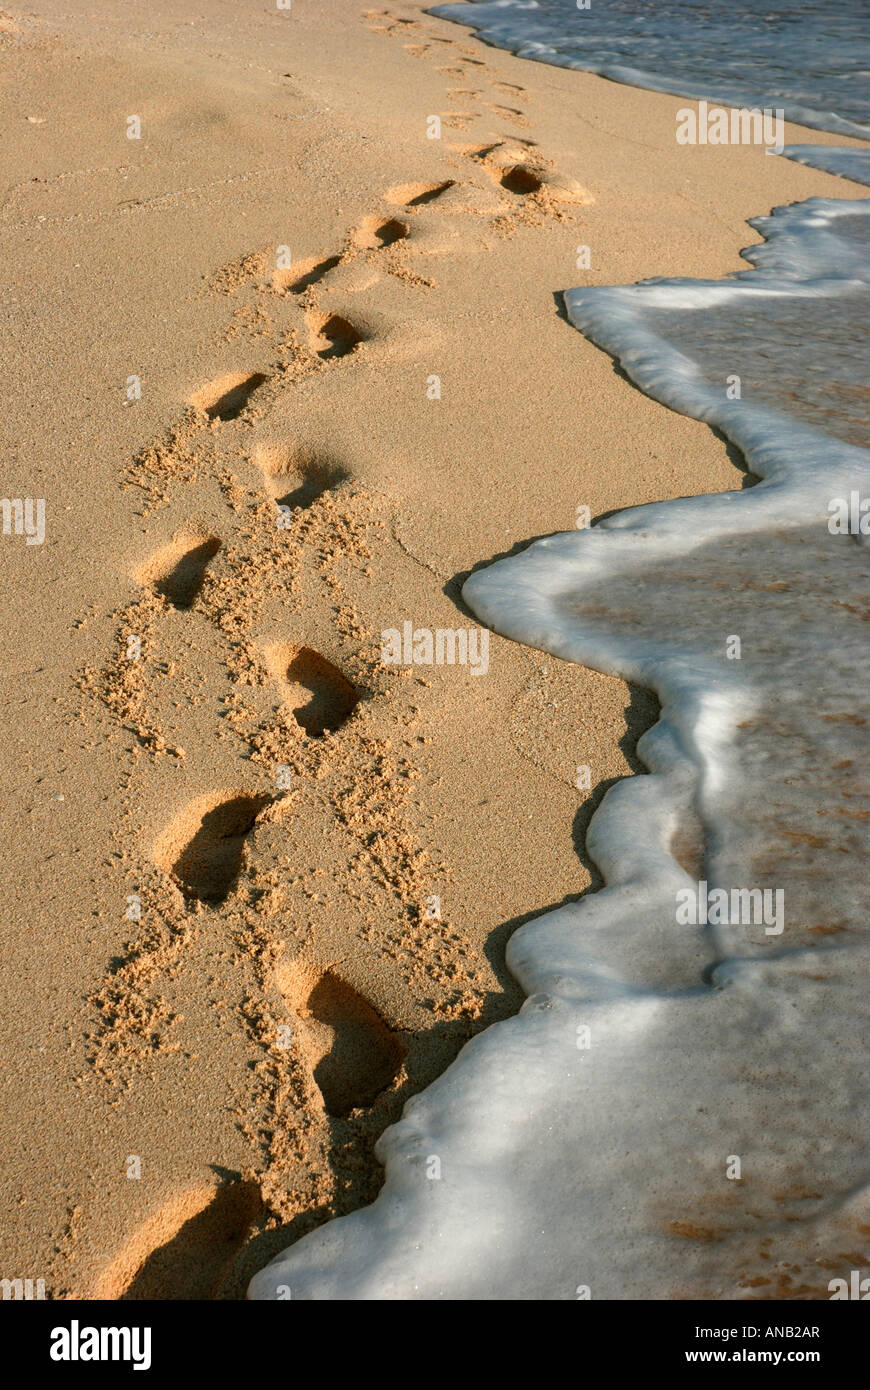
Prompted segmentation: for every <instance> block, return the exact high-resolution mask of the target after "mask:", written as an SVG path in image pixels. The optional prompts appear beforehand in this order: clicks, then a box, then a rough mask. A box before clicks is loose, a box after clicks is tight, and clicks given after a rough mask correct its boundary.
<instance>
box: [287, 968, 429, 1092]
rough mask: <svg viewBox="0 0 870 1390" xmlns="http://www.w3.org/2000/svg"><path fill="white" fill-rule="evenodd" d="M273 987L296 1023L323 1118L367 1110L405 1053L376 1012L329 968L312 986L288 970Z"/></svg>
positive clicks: (300, 975)
mask: <svg viewBox="0 0 870 1390" xmlns="http://www.w3.org/2000/svg"><path fill="white" fill-rule="evenodd" d="M279 985H280V987H281V989H282V992H283V994H284V997H285V998H286V1000H287V1002H288V1004H289V1005H290V1007H291V1009H292V1010H293V1012H294V1013H295V1014H296V1015H297V1016H298V1018H299V1021H300V1025H301V1026H300V1030H299V1032H300V1043H301V1046H302V1050H303V1052H304V1054H305V1056H306V1058H307V1059H308V1062H309V1065H310V1066H311V1070H312V1073H313V1075H314V1080H315V1081H316V1082H317V1086H318V1088H319V1090H320V1094H321V1095H322V1096H323V1104H324V1108H325V1109H326V1113H327V1115H332V1116H334V1117H336V1118H343V1117H344V1116H346V1115H349V1114H350V1112H351V1111H352V1110H360V1109H365V1108H368V1107H369V1106H371V1105H373V1104H374V1102H375V1100H376V1099H377V1097H378V1096H379V1095H380V1094H381V1092H382V1091H384V1090H386V1088H387V1087H388V1086H389V1085H390V1083H391V1082H392V1081H393V1079H394V1078H395V1076H396V1074H397V1073H398V1071H399V1068H400V1067H401V1065H402V1062H403V1061H404V1059H405V1054H406V1049H405V1047H404V1046H403V1044H402V1043H401V1042H400V1041H399V1039H398V1038H397V1037H396V1036H395V1035H394V1034H393V1033H392V1032H391V1031H390V1029H389V1028H388V1027H387V1025H386V1023H385V1022H384V1020H383V1019H382V1018H381V1016H380V1014H379V1013H378V1012H377V1010H376V1009H375V1008H373V1006H372V1005H371V1004H370V1003H369V1001H368V1000H367V999H366V998H364V996H363V995H362V994H359V993H358V992H357V990H355V989H354V988H353V986H352V985H349V984H348V983H347V981H346V980H343V979H342V978H341V976H340V975H338V974H337V973H336V971H335V969H331V970H326V971H325V972H324V973H323V974H322V975H320V976H319V978H317V979H316V980H314V981H312V978H311V976H310V975H305V974H297V973H296V972H295V971H294V970H293V968H292V967H290V968H289V969H288V970H287V971H286V972H285V973H284V977H283V978H282V979H279Z"/></svg>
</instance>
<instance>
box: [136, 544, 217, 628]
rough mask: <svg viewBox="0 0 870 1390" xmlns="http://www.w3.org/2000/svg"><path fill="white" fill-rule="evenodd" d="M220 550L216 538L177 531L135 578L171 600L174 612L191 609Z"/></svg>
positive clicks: (137, 572)
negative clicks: (175, 609) (178, 609)
mask: <svg viewBox="0 0 870 1390" xmlns="http://www.w3.org/2000/svg"><path fill="white" fill-rule="evenodd" d="M220 548H221V543H220V541H219V540H218V538H217V536H210V535H208V534H205V533H203V532H201V531H178V532H176V534H175V535H174V536H173V537H172V540H171V541H170V542H169V545H166V546H164V547H163V549H162V550H158V552H157V554H156V555H152V557H151V559H150V560H148V561H146V563H145V564H144V565H142V566H141V567H140V568H139V569H138V570H137V571H136V573H135V575H134V578H135V579H136V581H137V583H139V584H141V585H142V586H143V587H147V588H151V589H153V590H154V592H155V593H157V594H161V595H162V596H163V598H165V599H168V601H169V602H170V603H171V604H172V605H173V606H174V607H175V608H180V609H182V610H184V609H187V608H190V607H191V606H192V605H193V601H194V599H195V598H196V596H197V594H198V593H199V591H200V589H201V588H202V582H203V580H204V578H205V570H206V566H207V564H208V562H209V560H211V559H212V557H213V556H214V555H217V553H218V551H219V550H220Z"/></svg>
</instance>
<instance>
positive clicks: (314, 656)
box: [97, 11, 591, 1299]
mask: <svg viewBox="0 0 870 1390" xmlns="http://www.w3.org/2000/svg"><path fill="white" fill-rule="evenodd" d="M367 17H368V18H369V20H370V27H371V28H372V29H373V30H376V31H380V32H385V33H389V34H394V33H399V34H401V35H403V36H404V35H407V33H408V31H409V29H414V28H421V27H422V26H420V25H419V24H418V23H417V22H416V21H411V20H407V19H403V18H399V17H393V16H391V15H390V14H389V13H388V12H387V11H370V12H369V13H368V16H367ZM435 45H437V46H438V47H439V48H440V49H441V50H443V49H444V48H445V47H452V48H455V49H456V50H457V55H458V61H457V62H456V63H455V64H454V65H452V66H442V67H440V68H439V72H441V73H442V74H443V75H444V76H447V77H457V76H462V77H467V76H468V75H469V73H470V71H473V70H475V69H476V70H477V71H476V72H475V73H474V75H475V77H476V79H477V80H481V79H487V78H488V79H489V85H490V86H491V87H492V88H493V89H494V90H495V91H497V92H498V93H500V94H502V95H504V96H506V97H509V98H510V99H512V100H513V101H519V100H520V99H521V98H522V96H523V88H522V87H520V86H518V85H517V84H513V83H509V82H504V81H502V80H499V79H498V77H497V74H492V72H491V69H490V68H489V66H488V64H486V63H484V62H482V60H480V59H479V58H476V57H475V56H473V55H472V54H471V53H469V51H468V50H467V49H466V48H465V47H464V46H463V45H462V44H456V43H455V42H454V41H453V40H449V39H446V38H444V37H442V36H440V35H438V36H436V35H434V34H431V33H424V36H423V37H421V40H420V41H419V42H414V43H411V44H405V48H406V51H407V52H408V53H409V54H410V55H411V56H414V57H417V58H422V59H427V58H429V57H431V56H436V57H439V56H443V52H441V53H439V52H438V49H436V48H435V47H434V46H435ZM451 95H452V96H453V97H454V98H462V99H468V100H473V101H475V102H476V101H477V99H478V98H479V97H480V95H481V90H480V89H479V88H462V89H453V90H452V92H451ZM482 105H483V106H484V108H485V109H487V110H488V111H490V112H491V113H492V114H493V115H495V116H496V117H498V118H500V119H503V120H505V121H508V122H510V123H513V124H528V120H527V118H526V116H525V113H524V112H523V111H522V109H521V108H520V107H519V106H508V105H505V104H504V103H500V102H496V101H492V102H490V101H487V102H484V103H482ZM474 119H475V116H474V115H473V114H467V115H466V114H464V113H452V114H451V113H448V114H447V117H446V118H445V124H447V125H448V126H449V125H451V124H453V125H454V126H456V125H458V126H459V127H462V126H464V125H465V124H467V123H470V122H471V121H472V120H474ZM451 148H452V150H453V153H454V154H455V155H458V156H459V158H460V159H461V160H464V161H465V162H466V163H467V164H468V165H469V166H470V168H471V169H472V170H482V171H483V172H485V174H486V176H487V178H488V180H489V181H490V182H491V184H492V185H494V186H495V187H496V188H497V189H498V191H499V192H500V193H501V195H502V196H505V195H507V197H508V198H511V199H514V200H518V201H520V202H521V203H523V202H525V201H527V200H529V199H534V198H536V197H538V196H539V195H541V193H542V191H544V190H545V189H546V190H547V191H549V192H550V193H551V194H554V195H555V197H556V199H557V200H559V201H563V202H567V203H571V202H574V203H583V202H589V201H591V199H590V198H589V196H588V194H586V192H585V190H583V189H582V188H580V187H579V186H578V185H576V184H574V185H572V184H571V183H570V182H568V181H565V180H559V179H558V178H556V177H555V176H554V175H553V173H552V170H551V167H550V164H549V161H547V160H546V159H544V158H543V157H542V156H541V155H539V154H537V153H536V152H535V146H534V142H532V141H519V142H516V140H515V141H514V144H513V146H511V144H510V142H509V141H505V140H502V139H500V138H499V139H494V140H492V141H491V142H490V143H488V144H478V145H476V146H466V147H462V146H460V147H455V146H454V147H451ZM461 188H462V181H461V180H459V179H455V178H445V179H443V180H441V181H438V182H409V183H402V184H396V185H394V186H393V187H391V188H389V189H387V191H386V193H385V195H384V201H385V202H386V203H387V204H388V205H389V206H391V207H392V208H394V209H396V210H397V212H396V213H393V214H383V213H376V214H373V215H371V216H369V217H366V218H364V219H363V220H362V222H360V223H359V224H358V225H357V226H356V227H355V229H354V230H353V231H352V232H351V233H350V235H349V237H348V239H347V242H346V244H345V246H344V248H343V249H342V250H340V251H336V252H334V253H332V254H327V255H323V254H321V255H319V256H318V255H315V256H311V257H309V258H307V259H302V260H297V261H294V263H293V264H292V266H290V267H288V268H278V269H275V270H274V271H273V272H272V273H271V276H270V279H269V284H268V288H269V290H270V291H271V292H272V293H277V294H279V295H282V296H293V297H298V299H299V300H300V302H301V307H302V311H303V318H304V324H305V328H306V333H307V350H308V356H309V358H310V360H311V363H312V366H316V364H317V363H320V364H325V365H327V366H328V365H329V364H331V363H333V362H335V361H336V360H339V359H343V358H347V357H350V356H352V355H353V353H354V352H355V350H356V349H357V348H358V346H359V345H360V344H362V343H363V342H364V341H365V336H364V334H363V333H362V332H361V331H360V330H359V329H358V328H357V327H356V326H355V325H354V324H353V323H352V322H351V321H350V319H349V318H347V317H345V316H344V315H343V314H340V313H336V312H325V311H322V310H321V309H320V308H319V307H318V305H317V302H316V299H315V298H314V295H315V293H316V290H317V287H318V286H321V285H322V284H323V283H324V282H327V283H328V280H329V277H330V275H331V273H332V272H334V271H336V270H337V269H338V267H339V266H341V265H343V264H346V263H347V262H348V261H349V260H351V259H353V258H354V257H355V256H358V255H373V254H376V255H378V256H380V254H381V253H383V252H388V253H389V252H390V251H391V250H394V249H397V248H400V247H402V246H403V245H404V244H405V243H408V242H409V241H411V242H412V241H413V237H412V225H413V219H414V217H415V216H416V215H418V214H419V213H420V212H421V211H422V210H424V209H437V206H438V205H439V203H440V202H441V200H442V199H444V198H445V196H446V195H448V194H450V195H455V194H458V193H460V192H461ZM457 209H458V210H460V211H461V210H463V209H462V204H461V202H457V203H455V204H454V205H453V207H452V209H451V210H454V211H455V210H457ZM247 259H248V260H250V262H251V263H252V264H253V265H255V266H259V265H260V262H261V259H262V258H258V257H256V256H253V257H251V258H247ZM246 263H247V262H243V263H242V264H243V265H246ZM269 381H270V373H269V372H268V371H263V370H255V371H250V372H245V373H231V374H226V375H224V376H222V377H219V378H217V379H216V380H214V381H211V382H209V383H207V384H206V385H204V386H203V387H201V388H200V389H199V390H198V391H196V392H195V393H194V394H193V395H192V396H191V405H192V406H193V407H194V409H195V410H196V411H198V412H199V413H200V414H201V415H202V416H204V418H205V420H206V421H207V422H208V424H209V426H212V427H214V426H218V427H219V426H220V425H222V424H224V423H228V422H233V421H236V420H239V419H240V418H241V417H243V416H245V413H246V412H247V411H248V409H249V407H250V406H251V404H252V403H255V402H256V400H257V397H258V393H262V392H264V389H265V388H267V386H268V383H269ZM252 459H253V461H254V463H255V464H256V466H257V467H258V468H259V470H260V473H261V476H262V481H263V490H264V493H265V495H266V496H268V497H269V498H270V499H271V500H272V502H273V503H274V504H275V506H276V508H282V509H290V510H291V511H293V512H294V513H295V512H298V511H299V510H304V509H307V508H310V507H312V506H313V505H314V504H315V503H316V502H317V500H318V499H319V498H321V497H322V496H324V494H326V493H329V492H330V491H332V490H334V489H336V488H338V487H340V486H341V485H342V484H343V483H344V482H346V481H347V480H348V478H349V473H348V470H347V469H346V468H345V467H344V465H343V464H342V463H340V462H338V461H337V460H335V459H332V458H331V457H329V456H328V455H324V454H322V453H319V452H316V451H306V450H304V449H300V448H299V447H297V446H285V445H282V444H275V443H271V444H258V445H256V446H255V447H254V449H253V452H252ZM221 547H222V540H221V538H219V537H218V536H215V535H212V534H210V533H209V532H208V531H207V530H204V529H202V528H201V527H199V526H197V525H191V526H188V527H186V528H182V529H181V530H180V531H178V532H176V534H175V535H174V536H173V537H172V538H171V540H170V541H168V542H167V543H166V544H165V545H164V546H162V547H161V548H160V549H159V550H158V551H157V552H156V553H155V554H154V555H152V556H151V558H150V559H149V560H147V561H146V562H145V563H144V564H143V565H142V566H140V568H139V569H138V570H137V571H136V573H135V578H136V580H137V581H138V583H139V584H140V585H141V586H142V587H143V589H145V590H148V591H150V592H151V593H153V594H154V595H156V596H158V597H159V598H160V599H162V600H163V602H164V603H165V605H166V606H167V608H172V609H175V610H177V611H180V612H182V613H190V612H191V610H195V608H196V604H197V600H198V597H199V595H200V594H201V591H202V589H203V585H204V582H205V578H206V575H207V573H208V569H209V566H210V564H211V563H212V561H214V559H215V557H216V556H217V555H218V554H219V552H220V550H221ZM261 658H262V663H263V666H264V668H265V670H266V672H267V673H268V676H269V677H270V679H271V680H272V682H273V683H274V688H275V690H276V691H277V693H278V695H279V697H280V699H281V701H282V704H283V705H284V706H285V707H287V708H288V709H289V710H290V711H291V712H292V715H293V718H294V719H295V721H296V723H297V724H298V726H299V728H300V729H301V730H302V731H303V733H304V735H305V737H306V738H308V739H315V740H316V739H321V738H323V737H324V735H326V734H333V733H335V732H336V731H338V730H339V729H341V728H342V727H343V726H344V725H345V724H346V723H347V722H348V721H349V720H351V719H352V716H353V713H354V710H355V709H356V707H357V705H358V703H359V700H360V693H359V691H358V690H357V689H356V688H355V686H354V684H353V683H352V681H351V680H349V679H348V678H347V676H346V675H345V674H344V673H343V672H342V671H341V670H340V669H339V668H338V666H337V665H335V664H334V663H333V662H331V661H329V660H328V659H327V658H326V657H325V656H323V655H322V654H321V653H319V652H318V651H316V650H315V649H314V648H312V647H310V646H308V645H306V644H304V642H290V641H282V640H276V641H274V642H272V643H271V644H269V645H267V646H265V647H264V648H263V650H262V652H261ZM275 799H276V798H275V797H274V796H273V795H270V794H266V793H264V792H251V791H247V790H240V789H238V788H232V787H230V788H225V789H223V790H220V791H217V792H214V793H210V794H208V795H205V796H200V797H198V798H195V799H194V800H193V801H191V802H190V803H189V804H188V805H187V806H186V807H184V808H183V809H182V810H181V811H180V812H178V814H177V815H175V816H174V817H173V819H172V820H171V821H170V823H169V824H168V825H167V826H166V828H165V829H164V831H163V832H162V834H161V835H160V836H159V837H158V839H157V841H156V843H155V845H154V847H153V859H154V862H155V864H156V865H157V867H158V868H159V869H160V870H161V871H162V872H163V873H164V874H165V875H166V876H167V878H168V879H169V880H171V881H172V882H173V883H174V884H175V885H176V887H177V888H178V890H179V891H180V893H181V894H182V896H183V898H184V899H185V900H186V901H187V902H189V903H194V904H197V905H202V906H203V907H204V908H207V909H211V910H213V911H215V910H219V909H220V907H221V904H223V903H224V902H225V901H226V900H227V899H228V898H229V896H230V895H231V894H232V892H233V889H234V887H235V885H236V884H237V882H238V880H239V877H240V874H241V872H242V870H243V867H244V864H245V855H246V845H247V842H248V840H249V837H250V836H251V834H252V832H253V830H254V828H255V827H256V826H257V823H258V819H259V818H260V817H261V815H262V814H263V812H264V811H266V809H267V808H268V807H269V806H271V805H272V804H273V802H274V801H275ZM276 984H277V986H278V988H279V990H280V993H281V995H282V997H283V998H284V1000H285V1002H286V1005H287V1007H288V1008H289V1009H290V1011H291V1014H292V1015H293V1017H294V1018H295V1019H296V1023H297V1028H296V1030H295V1033H296V1041H297V1045H298V1046H299V1048H300V1049H301V1052H302V1054H303V1056H304V1060H305V1066H306V1067H307V1070H308V1073H309V1075H310V1076H311V1078H312V1079H313V1082H314V1084H315V1086H316V1088H317V1092H318V1093H319V1095H320V1098H321V1102H322V1105H323V1109H324V1112H325V1114H326V1115H327V1116H328V1117H330V1118H331V1119H337V1120H342V1119H345V1118H346V1117H348V1116H349V1115H351V1114H352V1113H354V1112H359V1111H361V1110H366V1109H367V1108H370V1107H371V1106H373V1105H374V1104H375V1102H376V1101H377V1099H378V1097H379V1096H381V1095H383V1094H384V1093H385V1092H387V1091H389V1089H390V1088H391V1086H393V1085H394V1083H395V1081H396V1078H397V1077H398V1076H399V1075H400V1074H401V1070H402V1066H403V1062H404V1059H405V1055H406V1048H405V1045H404V1043H403V1041H402V1039H401V1038H400V1037H399V1036H397V1034H396V1033H395V1032H393V1031H392V1030H391V1029H390V1028H389V1027H388V1025H387V1023H386V1022H385V1021H384V1019H383V1018H382V1017H381V1015H380V1014H379V1013H378V1011H377V1009H376V1008H375V1007H374V1006H373V1004H372V1003H371V1002H370V1001H369V1000H367V999H366V998H365V997H364V996H363V994H361V993H360V992H359V991H358V990H357V989H355V988H354V987H353V986H352V985H351V984H350V983H349V982H348V980H347V979H345V978H344V977H343V975H342V973H341V969H340V967H339V966H332V967H329V968H326V969H322V970H320V971H318V970H313V971H312V969H311V968H309V967H303V966H300V965H299V962H298V961H296V962H293V963H292V964H290V965H288V966H287V967H286V968H283V969H281V970H279V973H278V977H277V979H276ZM263 1214H264V1213H263V1203H262V1200H261V1196H260V1190H259V1187H258V1185H257V1183H255V1182H243V1181H241V1179H240V1177H239V1175H236V1180H234V1181H230V1182H229V1183H228V1184H226V1185H222V1186H220V1187H218V1188H214V1187H208V1188H205V1189H197V1190H196V1191H192V1192H187V1193H183V1194H181V1195H180V1196H179V1197H178V1198H177V1199H176V1200H175V1201H173V1202H172V1203H170V1205H169V1206H168V1207H167V1208H166V1209H164V1210H163V1211H161V1212H159V1213H158V1215H157V1216H156V1217H155V1218H154V1219H153V1220H151V1221H149V1222H148V1223H147V1224H146V1226H145V1227H143V1228H142V1229H141V1230H140V1231H139V1232H137V1233H136V1235H135V1237H134V1239H133V1240H132V1241H131V1242H130V1244H129V1245H128V1247H127V1248H126V1249H125V1250H124V1251H123V1252H122V1253H121V1255H120V1256H119V1257H118V1258H117V1259H116V1260H115V1261H114V1262H113V1264H112V1265H111V1266H110V1268H109V1269H108V1270H107V1272H106V1273H105V1275H104V1276H103V1279H102V1280H101V1283H100V1286H99V1289H98V1291H97V1296H98V1297H102V1298H124V1299H141V1298H151V1297H156V1296H159V1297H167V1296H169V1297H188V1298H189V1297H205V1298H214V1297H220V1296H241V1294H242V1289H241V1288H239V1287H235V1288H233V1287H232V1281H231V1278H230V1275H231V1270H232V1268H233V1265H234V1263H235V1261H236V1258H237V1256H238V1255H239V1252H240V1251H241V1250H242V1249H243V1248H244V1246H245V1244H246V1242H247V1241H248V1240H249V1239H250V1237H251V1234H252V1232H253V1231H254V1230H255V1228H256V1227H257V1224H258V1222H260V1220H261V1219H262V1216H263ZM228 1280H230V1283H229V1284H228ZM228 1288H230V1293H229V1294H228V1293H227V1289H228Z"/></svg>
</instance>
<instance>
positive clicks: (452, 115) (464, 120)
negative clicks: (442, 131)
mask: <svg viewBox="0 0 870 1390" xmlns="http://www.w3.org/2000/svg"><path fill="white" fill-rule="evenodd" d="M476 120H477V112H476V111H447V112H445V114H444V115H443V116H442V117H441V124H442V125H446V126H447V128H448V129H449V130H467V129H468V127H469V126H470V125H471V124H472V122H473V121H476Z"/></svg>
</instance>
